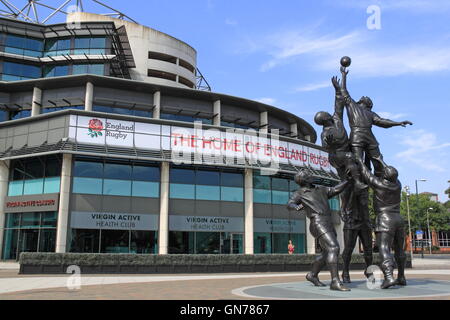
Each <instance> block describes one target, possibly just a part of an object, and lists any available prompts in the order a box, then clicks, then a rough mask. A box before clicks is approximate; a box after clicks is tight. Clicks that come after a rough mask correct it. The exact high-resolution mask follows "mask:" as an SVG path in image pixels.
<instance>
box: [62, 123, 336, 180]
mask: <svg viewBox="0 0 450 320" xmlns="http://www.w3.org/2000/svg"><path fill="white" fill-rule="evenodd" d="M277 137H278V136H276V135H265V134H259V133H258V132H257V131H255V130H235V129H233V128H231V129H230V130H226V131H222V130H219V129H205V128H203V126H202V125H201V123H195V124H194V127H193V128H187V127H179V126H171V125H162V124H153V123H143V122H134V121H123V120H116V119H107V118H92V117H86V116H77V115H71V116H70V129H69V139H71V140H74V141H76V142H77V143H83V144H93V145H106V146H114V147H122V148H136V149H143V150H164V151H171V152H172V161H173V162H175V163H179V164H181V163H189V164H192V163H193V162H194V163H196V164H218V163H220V164H229V163H230V164H241V165H245V164H246V162H248V163H250V164H262V165H266V166H270V167H271V168H278V166H279V164H280V163H281V164H291V165H293V166H297V167H302V166H310V167H312V168H313V169H323V170H325V171H332V172H335V170H334V168H332V166H331V165H330V163H329V161H328V154H327V153H326V152H323V151H321V150H319V149H316V148H312V147H308V146H304V145H301V144H295V143H291V142H287V141H281V140H279V139H277Z"/></svg>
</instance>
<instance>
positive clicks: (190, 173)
mask: <svg viewBox="0 0 450 320" xmlns="http://www.w3.org/2000/svg"><path fill="white" fill-rule="evenodd" d="M170 197H171V198H173V199H196V200H215V201H233V202H242V201H244V192H243V175H242V174H241V173H230V172H221V171H212V170H204V169H196V170H194V169H178V168H172V169H171V171H170Z"/></svg>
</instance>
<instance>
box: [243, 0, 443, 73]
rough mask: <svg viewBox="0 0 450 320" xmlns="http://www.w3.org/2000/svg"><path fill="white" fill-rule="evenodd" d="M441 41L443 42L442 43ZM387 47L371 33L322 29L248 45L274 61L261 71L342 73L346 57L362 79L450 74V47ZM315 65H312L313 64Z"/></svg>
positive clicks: (439, 44)
mask: <svg viewBox="0 0 450 320" xmlns="http://www.w3.org/2000/svg"><path fill="white" fill-rule="evenodd" d="M449 2H450V1H449ZM438 40H439V41H438ZM440 40H442V39H434V41H431V40H429V42H428V43H423V42H422V43H420V44H417V43H413V44H409V43H408V44H404V43H395V44H389V45H386V44H383V43H380V41H378V40H377V39H376V35H375V34H374V33H373V32H372V33H371V32H369V31H367V30H365V31H364V30H362V31H352V32H348V33H344V34H336V33H329V34H323V33H321V31H320V28H318V26H313V27H308V28H302V29H301V30H300V31H299V30H287V31H285V32H276V33H273V34H272V35H269V36H267V37H265V38H263V39H259V40H258V39H257V38H256V39H254V40H253V41H252V42H251V43H250V44H248V45H249V46H248V48H249V51H250V52H252V53H255V52H262V53H263V54H266V55H268V56H269V57H270V58H269V59H268V60H267V61H266V62H264V63H263V64H262V65H261V67H260V70H261V71H263V72H265V71H268V70H270V69H273V68H275V67H277V66H280V65H285V64H294V63H297V62H298V61H299V60H300V58H301V59H302V60H301V61H303V62H304V61H306V60H307V61H308V67H311V68H313V69H316V70H324V71H327V72H330V71H334V72H337V70H339V60H340V58H341V57H343V56H344V55H350V56H351V58H352V62H353V63H352V66H351V73H352V74H353V73H354V74H355V75H356V76H358V77H385V76H398V75H403V74H414V73H431V72H439V71H449V70H450V43H449V42H448V41H447V40H446V41H440ZM310 61H311V62H310Z"/></svg>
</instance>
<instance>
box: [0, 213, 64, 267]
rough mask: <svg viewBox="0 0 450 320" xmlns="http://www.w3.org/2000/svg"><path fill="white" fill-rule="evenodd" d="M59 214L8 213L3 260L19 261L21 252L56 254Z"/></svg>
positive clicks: (6, 216)
mask: <svg viewBox="0 0 450 320" xmlns="http://www.w3.org/2000/svg"><path fill="white" fill-rule="evenodd" d="M56 223H57V212H27V213H7V214H6V215H5V230H4V236H3V251H2V252H3V256H2V259H3V260H13V259H18V257H19V254H20V253H21V252H54V251H55V244H56Z"/></svg>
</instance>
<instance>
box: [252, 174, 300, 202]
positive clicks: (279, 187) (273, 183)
mask: <svg viewBox="0 0 450 320" xmlns="http://www.w3.org/2000/svg"><path fill="white" fill-rule="evenodd" d="M296 189H297V185H296V184H295V182H294V181H293V180H292V179H291V178H284V177H273V176H262V175H258V174H256V173H255V174H254V176H253V201H254V202H255V203H267V204H277V205H286V204H287V202H288V201H289V197H290V193H291V191H295V190H296Z"/></svg>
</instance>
